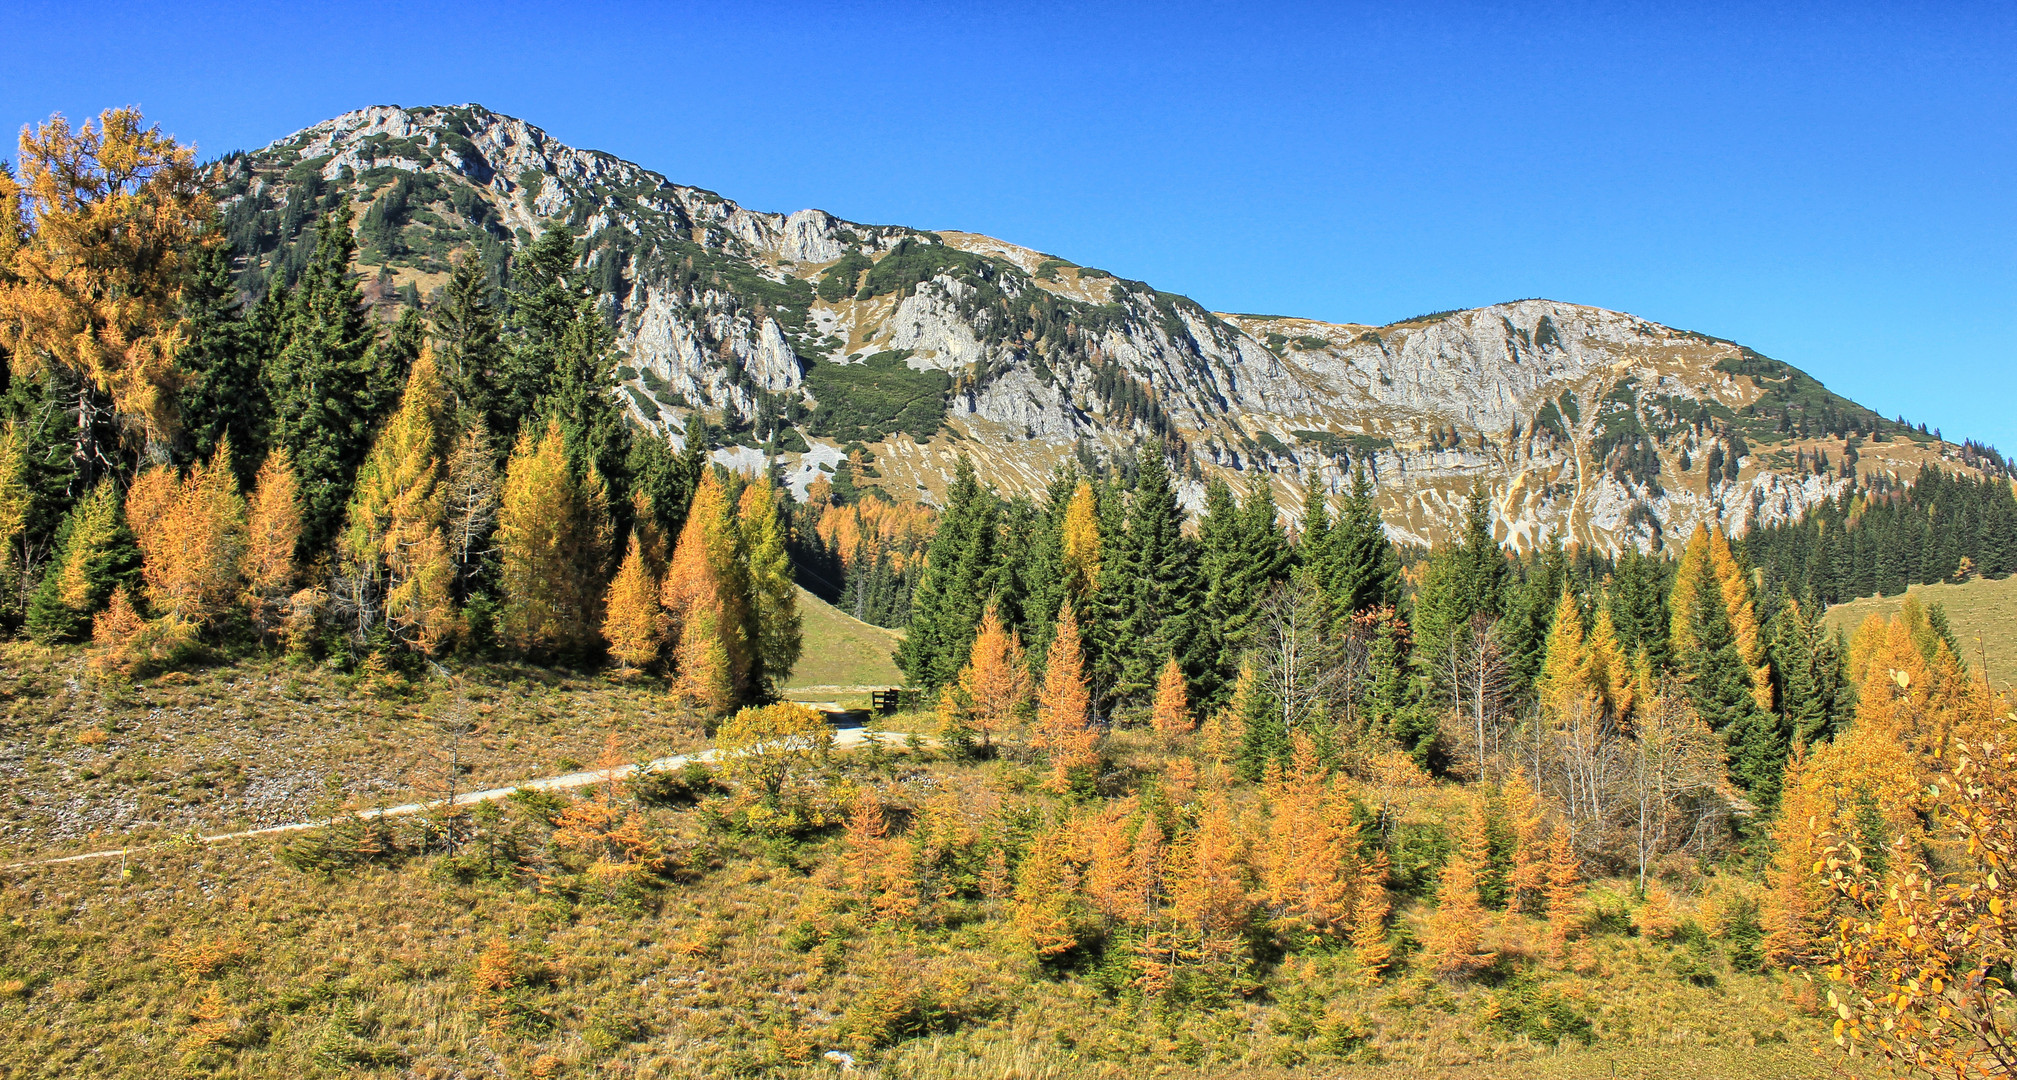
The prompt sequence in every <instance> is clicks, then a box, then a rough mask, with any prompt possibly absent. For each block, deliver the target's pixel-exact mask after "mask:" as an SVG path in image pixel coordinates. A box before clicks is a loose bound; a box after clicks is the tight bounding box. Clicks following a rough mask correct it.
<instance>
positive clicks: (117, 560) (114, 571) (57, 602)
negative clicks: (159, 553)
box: [26, 476, 140, 645]
mask: <svg viewBox="0 0 2017 1080" xmlns="http://www.w3.org/2000/svg"><path fill="white" fill-rule="evenodd" d="M119 501H120V500H119V488H118V486H117V485H116V484H114V483H113V481H112V478H111V477H109V476H108V477H105V478H104V479H102V480H100V481H98V483H97V484H96V485H95V486H93V487H92V489H91V493H90V494H89V495H86V496H85V497H84V498H82V499H79V500H78V501H77V505H76V506H75V507H73V508H72V509H71V511H70V516H69V517H67V518H65V519H64V520H63V525H62V527H61V528H60V529H58V530H57V533H56V549H55V551H54V553H53V554H52V555H51V556H50V558H49V568H48V569H47V570H46V571H45V572H44V573H43V575H42V582H41V584H40V585H39V586H37V588H36V590H35V595H34V597H33V598H32V599H30V600H29V602H28V617H27V623H26V627H27V630H28V634H29V636H31V637H33V638H34V639H35V640H36V641H38V642H40V643H42V644H45V645H49V644H55V643H57V642H64V641H76V640H79V639H81V638H82V637H83V635H84V634H85V633H86V632H88V631H89V630H90V628H91V616H92V615H93V614H95V613H96V612H97V611H98V609H99V608H100V607H103V606H104V604H105V602H106V600H107V599H108V598H110V597H111V595H112V590H113V589H115V588H118V587H121V586H130V585H133V584H135V583H136V582H135V579H136V578H137V577H138V576H139V570H140V552H139V549H138V548H137V547H136V546H135V545H134V543H133V534H132V533H131V532H129V531H128V530H127V528H126V525H125V522H124V521H123V520H121V515H120V512H119Z"/></svg>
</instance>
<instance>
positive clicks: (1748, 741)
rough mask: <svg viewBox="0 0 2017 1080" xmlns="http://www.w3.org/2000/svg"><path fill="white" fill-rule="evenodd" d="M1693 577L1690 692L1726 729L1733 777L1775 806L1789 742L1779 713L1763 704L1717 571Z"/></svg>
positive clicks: (1715, 725)
mask: <svg viewBox="0 0 2017 1080" xmlns="http://www.w3.org/2000/svg"><path fill="white" fill-rule="evenodd" d="M1691 576H1692V578H1693V584H1694V588H1695V595H1694V597H1693V598H1692V600H1691V602H1690V603H1689V604H1688V605H1687V608H1686V610H1687V612H1688V615H1689V623H1688V626H1687V631H1686V633H1687V640H1688V641H1689V642H1690V645H1689V648H1688V650H1687V651H1686V652H1684V653H1682V654H1681V660H1682V664H1683V670H1684V671H1685V673H1686V675H1687V678H1688V697H1689V699H1690V700H1691V701H1692V702H1693V703H1694V706H1695V711H1696V712H1698V713H1700V714H1701V717H1702V719H1703V721H1704V722H1706V723H1707V724H1708V725H1709V727H1710V729H1711V730H1714V731H1717V732H1720V733H1722V735H1723V739H1724V742H1725V743H1726V744H1728V745H1729V747H1730V750H1731V754H1730V757H1731V761H1730V772H1731V776H1732V778H1733V779H1735V780H1736V781H1737V782H1738V783H1739V784H1740V785H1741V786H1742V787H1743V788H1744V789H1745V790H1746V791H1747V792H1749V793H1750V795H1751V797H1752V799H1753V800H1755V801H1757V802H1758V803H1759V804H1760V805H1764V806H1769V805H1771V804H1772V802H1773V798H1772V797H1773V796H1776V793H1777V790H1778V783H1779V772H1780V769H1781V767H1782V766H1783V765H1784V763H1785V759H1786V750H1787V747H1786V744H1785V742H1784V741H1783V740H1781V739H1779V738H1777V735H1778V725H1777V723H1776V718H1774V717H1771V716H1770V715H1769V714H1762V713H1761V712H1760V710H1759V708H1758V700H1757V698H1756V697H1755V696H1754V695H1753V693H1752V687H1751V671H1750V667H1749V665H1747V664H1745V663H1744V658H1743V656H1742V654H1741V653H1739V651H1738V648H1737V635H1736V632H1735V631H1734V630H1732V629H1731V627H1730V616H1729V613H1728V612H1727V611H1725V610H1724V608H1723V603H1722V597H1723V593H1722V588H1721V586H1720V585H1719V584H1718V583H1717V581H1716V577H1715V575H1714V574H1713V573H1707V572H1705V573H1698V574H1694V575H1691ZM1677 636H1678V635H1677Z"/></svg>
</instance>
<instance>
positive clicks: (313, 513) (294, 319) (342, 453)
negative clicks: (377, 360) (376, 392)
mask: <svg viewBox="0 0 2017 1080" xmlns="http://www.w3.org/2000/svg"><path fill="white" fill-rule="evenodd" d="M355 254H356V242H355V241H354V240H353V239H352V237H351V235H350V222H349V213H348V210H347V209H346V210H344V211H342V212H341V213H340V214H338V215H330V216H326V217H324V218H323V219H322V220H321V221H320V222H319V223H318V224H317V225H316V240H315V249H314V254H313V255H312V256H311V257H310V259H309V263H308V266H307V268H306V269H305V270H303V271H302V274H301V278H300V280H299V282H298V283H297V284H296V287H295V288H294V290H293V291H292V292H291V293H289V294H288V296H287V300H286V312H285V315H284V317H283V318H282V319H281V320H280V329H279V333H280V335H281V338H282V343H281V344H280V346H279V348H278V350H277V353H276V354H275V355H274V357H273V360H272V362H271V363H270V364H268V365H267V368H266V373H265V382H266V388H267V396H268V398H269V399H270V400H271V401H272V403H273V429H272V440H273V444H274V445H277V446H282V447H285V448H286V449H287V452H288V455H289V456H290V457H292V458H293V460H294V467H295V470H296V472H297V473H298V474H299V476H300V478H301V493H302V515H301V517H302V543H303V545H304V547H305V548H306V549H307V550H309V551H320V550H322V549H323V548H325V547H327V546H328V544H329V541H330V540H331V539H332V538H333V537H334V536H335V534H336V530H337V528H338V527H339V525H340V524H341V522H342V518H343V511H344V507H345V505H346V504H347V503H348V502H349V501H350V485H351V477H352V473H353V472H354V470H355V469H356V468H357V465H358V463H359V462H360V461H361V460H362V459H363V456H364V450H365V448H366V446H367V445H368V444H369V441H370V438H371V427H370V398H369V394H368V389H369V384H370V381H371V373H370V370H369V367H368V365H367V363H366V356H367V354H368V353H369V352H370V349H371V344H372V334H371V324H370V319H369V315H368V314H367V313H366V311H365V307H364V295H363V293H362V292H360V291H359V289H358V287H357V282H356V280H355V277H354V275H353V274H352V273H351V271H350V262H351V259H352V258H353V256H354V255H355Z"/></svg>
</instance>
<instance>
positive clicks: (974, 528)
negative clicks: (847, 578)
mask: <svg viewBox="0 0 2017 1080" xmlns="http://www.w3.org/2000/svg"><path fill="white" fill-rule="evenodd" d="M999 513H1000V500H998V499H996V498H995V496H994V494H993V493H992V492H989V491H988V490H986V489H985V488H983V487H982V486H981V483H980V479H979V478H978V477H977V476H976V475H975V474H974V468H973V462H971V461H969V460H967V458H966V457H965V455H961V457H960V459H959V463H958V464H957V465H956V466H955V467H954V470H953V480H952V483H951V484H949V485H947V487H946V503H945V510H944V512H943V513H941V514H940V515H939V525H938V533H937V535H935V536H933V537H932V542H931V547H930V548H929V549H928V550H927V551H926V554H925V569H924V574H923V576H921V577H920V578H919V579H918V584H917V591H916V593H914V594H913V595H912V598H911V618H910V626H909V628H908V630H906V632H905V635H904V640H903V643H902V644H901V645H899V646H897V651H896V662H897V666H898V667H900V668H902V669H903V673H904V676H905V678H907V679H909V680H910V682H912V683H914V684H916V685H918V686H921V687H927V688H935V687H938V686H942V685H944V684H946V683H948V682H951V681H952V680H953V679H955V678H958V677H959V670H960V666H961V665H962V664H964V663H965V661H966V657H967V654H968V653H970V652H971V651H972V650H973V636H974V633H975V627H976V626H978V625H979V623H980V617H981V612H982V611H983V610H985V608H986V607H987V604H988V601H989V599H990V598H991V597H992V596H993V594H994V591H995V585H996V580H997V577H998V575H997V572H996V564H995V520H996V517H997V515H998V514H999Z"/></svg>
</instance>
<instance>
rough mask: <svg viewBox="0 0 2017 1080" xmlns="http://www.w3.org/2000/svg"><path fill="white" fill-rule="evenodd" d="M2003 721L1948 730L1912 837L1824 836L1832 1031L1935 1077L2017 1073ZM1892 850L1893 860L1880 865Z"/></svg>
mask: <svg viewBox="0 0 2017 1080" xmlns="http://www.w3.org/2000/svg"><path fill="white" fill-rule="evenodd" d="M2004 709H2005V710H2006V712H2005V717H2004V724H2003V728H2004V733H2003V735H2002V738H2001V739H2000V740H1997V739H1994V738H1991V739H1985V740H1983V741H1979V742H1972V743H1971V742H1969V741H1968V740H1967V739H1965V738H1961V739H1956V740H1955V742H1954V745H1953V747H1952V749H1951V751H1950V752H1949V756H1948V760H1949V762H1950V764H1949V766H1948V768H1947V769H1946V770H1944V772H1943V774H1942V775H1940V776H1939V777H1938V778H1937V779H1935V780H1934V782H1933V783H1932V784H1930V785H1929V795H1930V800H1931V807H1930V810H1931V817H1932V821H1933V828H1932V831H1931V835H1930V837H1929V838H1928V839H1929V840H1930V843H1928V844H1926V845H1924V846H1921V845H1918V844H1914V843H1912V842H1910V840H1908V838H1906V837H1903V836H1901V837H1899V838H1898V839H1897V840H1896V841H1894V842H1893V843H1892V844H1891V845H1890V850H1889V851H1888V852H1885V853H1883V858H1882V859H1881V860H1880V858H1879V852H1877V851H1873V850H1871V849H1870V848H1868V847H1866V846H1865V845H1864V844H1863V843H1862V842H1860V841H1859V839H1858V838H1854V837H1848V836H1840V835H1838V836H1834V837H1831V838H1830V841H1829V843H1828V846H1827V849H1826V853H1827V873H1828V880H1829V884H1830V885H1831V887H1832V891H1833V893H1834V894H1835V896H1836V897H1838V898H1839V899H1840V901H1841V903H1842V907H1843V909H1844V910H1843V911H1842V913H1841V914H1840V915H1839V916H1838V917H1837V918H1836V919H1835V921H1834V926H1833V927H1832V931H1833V932H1832V933H1831V934H1830V935H1829V937H1828V941H1827V947H1826V950H1825V955H1824V957H1823V963H1824V964H1826V965H1827V967H1826V975H1827V977H1828V978H1829V980H1830V981H1831V982H1832V983H1833V985H1832V986H1831V987H1830V989H1829V991H1828V999H1829V1002H1830V1003H1831V1004H1832V1005H1833V1006H1834V1007H1835V1011H1836V1017H1837V1019H1836V1022H1835V1040H1836V1042H1838V1043H1840V1044H1841V1045H1842V1046H1843V1047H1845V1048H1846V1049H1848V1050H1849V1051H1850V1052H1851V1053H1866V1052H1875V1053H1876V1054H1877V1055H1878V1056H1880V1057H1882V1058H1884V1059H1885V1060H1886V1061H1888V1062H1889V1063H1890V1064H1891V1065H1893V1066H1894V1067H1897V1068H1900V1069H1902V1070H1905V1071H1908V1072H1912V1073H1915V1074H1923V1075H1926V1076H1935V1077H1955V1078H1957V1080H1960V1078H1972V1077H1980V1078H1983V1080H1988V1078H1990V1077H2009V1076H2013V1075H2017V996H2013V992H2012V987H2011V984H2010V962H2011V958H2012V957H2013V956H2017V865H2013V864H2017V750H2013V748H2012V744H2011V743H2010V741H2009V736H2008V734H2007V733H2008V730H2009V723H2010V722H2012V721H2017V712H2012V711H2007V710H2009V706H2008V705H2007V704H2006V705H2005V706H2004ZM1880 862H1888V863H1889V864H1890V870H1889V871H1888V872H1887V870H1886V869H1885V868H1884V867H1883V866H1881V865H1880Z"/></svg>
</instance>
